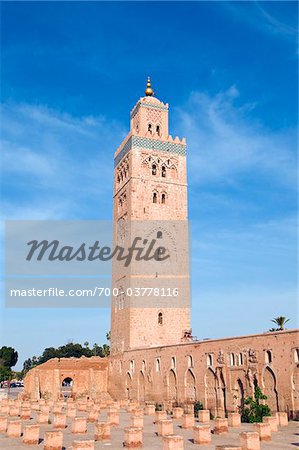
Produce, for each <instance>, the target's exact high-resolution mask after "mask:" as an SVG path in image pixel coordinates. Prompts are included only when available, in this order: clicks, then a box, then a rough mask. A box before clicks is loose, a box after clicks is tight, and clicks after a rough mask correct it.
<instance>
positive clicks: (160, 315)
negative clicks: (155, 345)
mask: <svg viewBox="0 0 299 450" xmlns="http://www.w3.org/2000/svg"><path fill="white" fill-rule="evenodd" d="M158 324H159V325H163V314H162V313H161V312H159V314H158Z"/></svg>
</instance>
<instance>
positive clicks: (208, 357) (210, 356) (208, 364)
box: [207, 355, 213, 367]
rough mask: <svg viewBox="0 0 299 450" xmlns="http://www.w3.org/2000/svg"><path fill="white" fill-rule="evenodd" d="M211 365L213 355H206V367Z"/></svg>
mask: <svg viewBox="0 0 299 450" xmlns="http://www.w3.org/2000/svg"><path fill="white" fill-rule="evenodd" d="M212 365H213V356H212V355H207V367H210V366H212Z"/></svg>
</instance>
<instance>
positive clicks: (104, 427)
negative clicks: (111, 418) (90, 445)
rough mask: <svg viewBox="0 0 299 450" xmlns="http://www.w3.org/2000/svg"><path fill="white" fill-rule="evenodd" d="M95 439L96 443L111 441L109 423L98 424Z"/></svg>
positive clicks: (95, 427) (95, 428)
mask: <svg viewBox="0 0 299 450" xmlns="http://www.w3.org/2000/svg"><path fill="white" fill-rule="evenodd" d="M94 438H95V440H96V441H102V442H105V441H110V440H111V434H110V424H109V423H107V422H97V423H95V426H94Z"/></svg>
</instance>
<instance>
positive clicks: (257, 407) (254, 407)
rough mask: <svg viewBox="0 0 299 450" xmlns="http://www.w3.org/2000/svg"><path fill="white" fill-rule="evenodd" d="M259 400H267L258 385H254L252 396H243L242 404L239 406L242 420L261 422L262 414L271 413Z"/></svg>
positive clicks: (268, 414)
mask: <svg viewBox="0 0 299 450" xmlns="http://www.w3.org/2000/svg"><path fill="white" fill-rule="evenodd" d="M261 400H262V401H264V400H267V396H266V395H264V394H263V393H262V391H261V389H260V388H259V387H258V386H256V388H255V390H254V398H253V397H247V398H245V400H244V406H243V407H241V408H240V414H241V420H242V422H248V423H254V422H262V421H263V417H264V416H270V415H271V411H270V408H269V406H268V405H265V404H264V403H261Z"/></svg>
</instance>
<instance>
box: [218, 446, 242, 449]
mask: <svg viewBox="0 0 299 450" xmlns="http://www.w3.org/2000/svg"><path fill="white" fill-rule="evenodd" d="M215 450H242V447H239V446H238V445H216V447H215Z"/></svg>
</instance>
